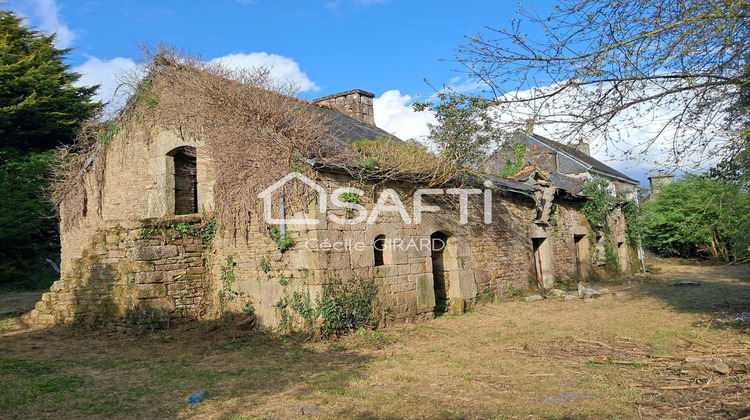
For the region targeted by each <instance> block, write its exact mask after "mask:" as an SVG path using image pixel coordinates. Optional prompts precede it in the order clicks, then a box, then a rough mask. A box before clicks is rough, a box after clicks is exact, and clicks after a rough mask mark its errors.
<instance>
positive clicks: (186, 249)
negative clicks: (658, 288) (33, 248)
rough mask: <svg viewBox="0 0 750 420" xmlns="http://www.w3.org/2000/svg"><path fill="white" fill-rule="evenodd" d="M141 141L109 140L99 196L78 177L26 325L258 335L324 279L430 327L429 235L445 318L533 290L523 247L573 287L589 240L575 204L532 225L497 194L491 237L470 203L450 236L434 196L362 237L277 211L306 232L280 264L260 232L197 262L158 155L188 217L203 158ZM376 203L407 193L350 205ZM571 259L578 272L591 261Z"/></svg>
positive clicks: (314, 213) (209, 194) (332, 179)
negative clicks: (181, 181) (362, 286)
mask: <svg viewBox="0 0 750 420" xmlns="http://www.w3.org/2000/svg"><path fill="white" fill-rule="evenodd" d="M144 135H145V134H144V133H143V132H141V131H138V130H137V129H136V130H132V129H128V128H127V127H123V128H122V129H121V130H120V131H119V132H118V134H117V136H116V138H115V139H114V140H113V141H112V143H111V145H109V146H107V147H108V151H107V159H106V162H107V166H106V169H105V180H104V184H103V190H101V191H99V190H97V188H95V185H94V183H93V182H92V180H90V179H89V178H88V175H85V176H84V177H83V180H82V182H84V183H85V184H86V186H87V197H88V206H89V208H90V210H89V211H87V212H86V215H85V216H84V217H83V218H82V219H81V220H80V223H77V224H76V225H75V226H73V227H72V228H71V229H68V230H66V231H64V232H63V235H62V264H61V268H62V277H61V280H60V281H58V282H56V283H55V285H54V286H53V287H52V289H51V291H50V292H49V293H47V294H45V296H44V299H43V300H42V302H40V303H39V304H38V307H37V309H36V310H35V311H34V312H33V313H32V316H33V317H35V319H38V320H46V321H55V322H60V323H65V324H67V323H73V322H90V323H111V324H114V325H120V326H124V325H132V324H134V323H135V324H138V323H148V322H157V321H158V322H162V321H163V320H170V319H181V318H186V317H189V318H211V317H215V316H219V315H222V313H224V312H234V313H239V312H243V311H244V312H247V311H253V312H254V314H255V315H256V317H257V322H258V325H260V326H261V327H264V328H272V329H273V328H279V327H280V326H281V323H282V310H283V308H281V307H283V303H284V301H285V300H288V299H289V298H290V297H292V296H293V295H294V293H295V292H297V293H300V294H304V295H309V296H310V298H311V300H312V301H314V300H315V298H316V297H317V296H319V295H320V293H321V292H322V290H323V287H324V285H325V284H327V283H328V282H330V281H331V280H332V279H342V280H349V279H351V278H353V277H360V278H364V279H372V280H373V281H374V282H375V284H376V285H377V286H378V299H379V304H378V307H379V308H387V309H385V312H386V313H385V314H383V316H384V317H387V318H389V319H414V318H424V317H432V316H434V315H435V312H436V290H435V273H436V268H435V267H434V266H433V257H432V255H433V252H432V250H431V248H430V246H429V245H428V246H424V244H425V242H427V243H429V241H430V238H431V235H433V234H436V233H437V232H440V233H441V234H443V235H445V236H446V237H447V238H448V240H447V244H448V247H447V248H446V250H445V251H444V258H443V259H442V260H441V265H442V267H443V270H442V271H441V272H442V273H444V275H443V277H445V282H446V291H445V292H446V294H447V297H448V299H449V302H450V310H451V311H452V312H454V313H461V312H463V311H464V310H465V309H467V308H470V307H471V306H472V305H474V303H475V302H476V301H477V299H478V298H482V297H487V298H489V299H492V298H495V297H497V296H502V295H505V294H507V293H510V292H512V291H513V290H514V289H515V290H522V289H526V288H529V287H531V288H535V287H537V286H536V269H535V263H534V255H533V245H532V238H545V239H546V240H548V241H549V242H548V244H550V245H551V246H550V248H551V249H552V252H551V253H550V255H549V256H548V258H547V260H546V262H547V263H548V265H549V270H551V273H552V277H554V279H567V278H570V279H572V278H574V277H577V278H582V277H581V273H580V261H577V258H579V257H580V256H579V257H577V254H576V248H575V241H574V237H575V235H579V236H580V235H581V234H584V235H587V234H588V232H589V230H590V228H589V226H588V223H587V222H586V221H585V218H584V217H583V215H582V214H581V213H580V210H579V206H580V205H581V202H580V201H575V200H571V201H564V200H557V201H556V203H557V204H556V211H555V213H554V214H553V217H554V223H550V224H546V223H543V222H541V223H536V222H535V220H534V217H535V215H536V209H535V203H534V201H533V200H532V199H531V198H529V197H525V196H522V195H520V194H515V193H509V192H504V191H495V192H494V193H493V200H492V210H493V212H492V213H493V217H492V223H491V224H485V223H484V222H483V220H482V219H483V213H482V205H481V200H482V198H481V197H482V196H481V195H476V196H472V198H471V200H472V203H473V204H472V206H471V210H470V212H469V213H470V216H469V219H468V223H466V224H461V223H459V214H458V203H457V200H453V201H451V200H452V199H451V198H450V197H449V196H448V195H443V196H432V197H429V198H425V200H426V201H425V204H427V205H435V206H439V207H440V210H438V211H432V212H426V213H423V215H422V222H421V223H419V224H416V223H407V222H406V221H404V220H402V216H401V215H400V214H398V213H396V212H384V213H381V215H380V216H379V217H378V218H377V220H376V222H375V223H356V224H348V225H340V224H337V223H334V222H333V221H331V220H329V218H327V217H326V216H325V215H321V214H319V212H318V210H317V202H315V201H313V202H311V203H310V205H309V208H308V209H288V213H287V215H286V217H287V218H304V219H308V220H319V221H320V223H319V224H317V225H308V226H293V225H289V226H287V230H288V235H289V236H290V237H291V238H292V239H293V240H294V242H295V245H294V246H293V247H292V248H291V249H289V250H286V251H285V252H281V251H279V250H278V247H277V244H276V243H274V242H273V240H271V238H270V237H269V235H268V232H267V230H266V226H265V223H264V222H263V221H261V220H258V221H254V223H252V224H251V225H250V226H248V228H247V229H246V230H243V231H241V232H237V234H234V233H225V234H223V235H222V234H221V233H219V234H217V236H216V237H215V238H214V241H213V244H212V245H211V248H210V249H208V251H210V252H207V250H204V248H203V247H202V245H203V244H201V242H200V240H199V239H198V238H196V237H192V236H189V235H183V234H180V233H179V232H177V231H175V230H174V229H172V228H170V227H169V226H170V225H173V224H175V223H188V222H189V223H193V222H197V221H198V220H200V219H199V218H198V216H197V215H193V216H180V217H175V216H174V215H173V214H174V208H173V207H174V202H173V200H174V191H173V189H172V188H173V185H172V182H173V179H172V178H173V176H172V172H171V170H172V169H171V167H170V160H169V159H170V156H169V152H170V151H172V150H174V149H175V148H177V147H183V146H192V147H196V151H197V166H198V201H199V207H200V208H201V209H203V210H207V211H209V212H210V211H211V210H212V209H213V181H214V178H215V175H214V174H215V172H214V171H215V168H214V167H213V164H212V163H211V161H210V159H209V157H208V156H207V155H206V152H205V148H203V146H202V143H200V142H196V141H192V140H190V139H184V138H182V137H181V136H180V135H177V134H175V133H170V132H162V133H160V134H158V135H157V136H156V138H154V139H145V138H142V137H143V136H144ZM121 136H122V137H121ZM315 177H316V179H314V181H315V182H316V183H317V184H318V185H320V186H322V187H323V189H324V190H325V191H326V192H327V193H328V194H331V193H332V192H333V191H334V190H335V189H337V188H341V187H349V186H353V185H355V183H353V181H352V179H351V178H350V177H348V176H346V175H343V174H333V173H326V172H318V173H316V174H315ZM290 182H297V180H292V181H290ZM385 189H391V190H393V191H394V192H395V193H397V195H398V196H399V197H400V198H401V199H402V200H403V202H404V204H405V205H406V206H407V208H408V207H410V206H411V205H412V201H411V198H412V193H413V186H410V185H408V184H403V183H382V184H378V185H376V186H368V187H365V190H366V191H365V193H364V194H363V195H362V197H361V202H360V203H359V204H361V205H363V206H365V207H366V208H367V209H368V211H371V210H372V208H373V206H374V204H375V202H376V201H377V200H378V198H379V196H380V193H381V192H383V191H384V190H385ZM455 198H456V197H455V196H453V199H455ZM170 200H172V201H170ZM272 202H274V203H275V202H276V201H275V199H273V200H272ZM63 205H64V203H63ZM618 212H619V209H618V210H616V211H615V212H614V213H613V214H612V215H610V219H611V222H610V225H611V226H612V235H611V236H610V239H611V240H612V241H613V243H614V246H615V249H617V250H618V255H621V259H620V261H622V263H621V264H622V267H621V268H622V269H623V271H629V270H632V269H633V267H635V265H634V263H633V256H634V255H635V253H634V252H633V251H632V250H631V249H630V248H628V247H625V248H622V247H620V248H617V245H618V244H621V243H622V240H623V239H622V238H624V218H623V217H622V214H621V213H618ZM329 213H333V214H334V215H336V216H338V217H339V218H341V219H344V220H353V219H354V218H356V217H358V216H359V212H358V211H354V212H351V213H350V214H347V212H346V211H345V210H343V209H338V210H335V211H331V210H330V209H329ZM409 216H410V217H412V218H413V217H414V214H413V213H412V212H411V211H410V215H409ZM145 218H152V220H149V221H145V222H144V220H143V219H145ZM155 225H156V227H154V226H155ZM159 226H161V227H159ZM152 227H154V229H153V230H151V231H149V230H148V229H151V228H152ZM144 229H146V230H144ZM144 232H147V233H148V234H145V235H144ZM381 235H382V236H384V237H385V239H386V241H390V248H391V249H389V250H387V251H385V252H384V253H383V264H382V265H378V266H376V265H375V255H374V254H375V251H374V249H373V243H374V241H375V239H376V238H378V237H380V236H381ZM589 236H592V235H588V236H587V238H586V240H588V237H589ZM325 244H328V246H325ZM399 244H400V245H399ZM589 245H590V246H591V247H592V249H593V248H595V245H594V244H589ZM585 258H588V261H586V262H585V263H586V264H585V265H586V267H588V266H590V265H592V263H591V262H592V261H595V260H596V253H595V252H592V253H591V254H590V255H587V256H586V257H585ZM579 259H580V258H579ZM583 277H585V276H583ZM554 279H553V280H554ZM545 283H546V281H545ZM298 321H299V320H298Z"/></svg>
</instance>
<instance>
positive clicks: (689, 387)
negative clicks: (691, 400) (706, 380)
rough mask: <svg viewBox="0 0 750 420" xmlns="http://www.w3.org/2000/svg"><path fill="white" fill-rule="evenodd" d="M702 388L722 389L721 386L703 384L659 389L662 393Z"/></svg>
mask: <svg viewBox="0 0 750 420" xmlns="http://www.w3.org/2000/svg"><path fill="white" fill-rule="evenodd" d="M703 388H723V385H721V384H704V385H678V386H663V387H661V388H659V389H661V390H664V391H681V390H686V389H703Z"/></svg>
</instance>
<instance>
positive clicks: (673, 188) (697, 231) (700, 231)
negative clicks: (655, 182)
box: [643, 175, 750, 262]
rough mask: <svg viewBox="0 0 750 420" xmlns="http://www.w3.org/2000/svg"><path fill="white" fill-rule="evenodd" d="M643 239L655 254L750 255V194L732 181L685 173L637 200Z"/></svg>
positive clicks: (724, 258)
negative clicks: (676, 179)
mask: <svg viewBox="0 0 750 420" xmlns="http://www.w3.org/2000/svg"><path fill="white" fill-rule="evenodd" d="M643 225H644V236H645V244H646V247H647V248H648V249H650V250H651V251H653V252H655V253H657V254H659V255H661V256H679V257H705V258H710V259H715V260H719V261H727V262H730V261H742V260H746V259H747V257H748V255H750V194H749V193H748V192H747V190H746V189H744V188H743V187H742V186H740V185H739V184H737V183H731V182H722V181H719V180H716V179H712V178H709V177H708V176H693V175H689V176H686V177H685V178H684V179H682V180H680V181H677V182H675V183H672V184H669V185H665V186H663V187H661V189H660V190H659V192H658V193H657V194H656V195H655V196H653V197H652V198H651V199H650V200H648V201H646V202H645V203H644V204H643Z"/></svg>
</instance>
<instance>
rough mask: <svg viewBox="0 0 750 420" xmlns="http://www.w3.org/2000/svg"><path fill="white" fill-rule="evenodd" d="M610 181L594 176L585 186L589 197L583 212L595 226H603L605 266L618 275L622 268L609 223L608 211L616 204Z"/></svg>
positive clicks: (609, 271) (608, 270)
mask: <svg viewBox="0 0 750 420" xmlns="http://www.w3.org/2000/svg"><path fill="white" fill-rule="evenodd" d="M607 187H609V182H607V181H606V180H605V179H602V178H599V177H594V178H593V179H592V180H590V181H589V182H587V183H586V184H585V185H584V186H583V193H584V194H585V195H586V197H588V200H587V201H586V204H584V205H583V206H582V207H581V212H582V213H583V214H584V216H585V217H586V220H587V221H588V222H589V223H590V224H591V226H592V227H594V228H598V227H600V228H601V231H602V233H603V234H604V258H605V267H606V269H607V272H608V273H609V274H610V275H617V273H618V272H619V270H620V267H619V265H618V264H617V257H616V256H615V252H614V246H612V240H611V234H612V229H611V228H610V226H609V224H608V223H607V213H609V211H610V210H612V209H613V208H614V206H615V200H614V198H613V197H612V196H611V195H609V192H608V191H607Z"/></svg>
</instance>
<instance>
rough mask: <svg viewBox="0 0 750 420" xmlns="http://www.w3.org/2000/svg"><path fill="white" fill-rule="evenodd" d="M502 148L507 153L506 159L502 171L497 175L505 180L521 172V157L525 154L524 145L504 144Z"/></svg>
mask: <svg viewBox="0 0 750 420" xmlns="http://www.w3.org/2000/svg"><path fill="white" fill-rule="evenodd" d="M502 147H503V149H505V150H506V152H507V159H506V162H505V166H504V167H503V170H502V171H500V173H498V174H497V175H498V176H500V177H503V178H506V177H509V176H511V175H513V174H515V173H516V172H518V171H520V170H521V166H523V155H524V153H526V145H525V144H518V143H506V144H503V146H502Z"/></svg>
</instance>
